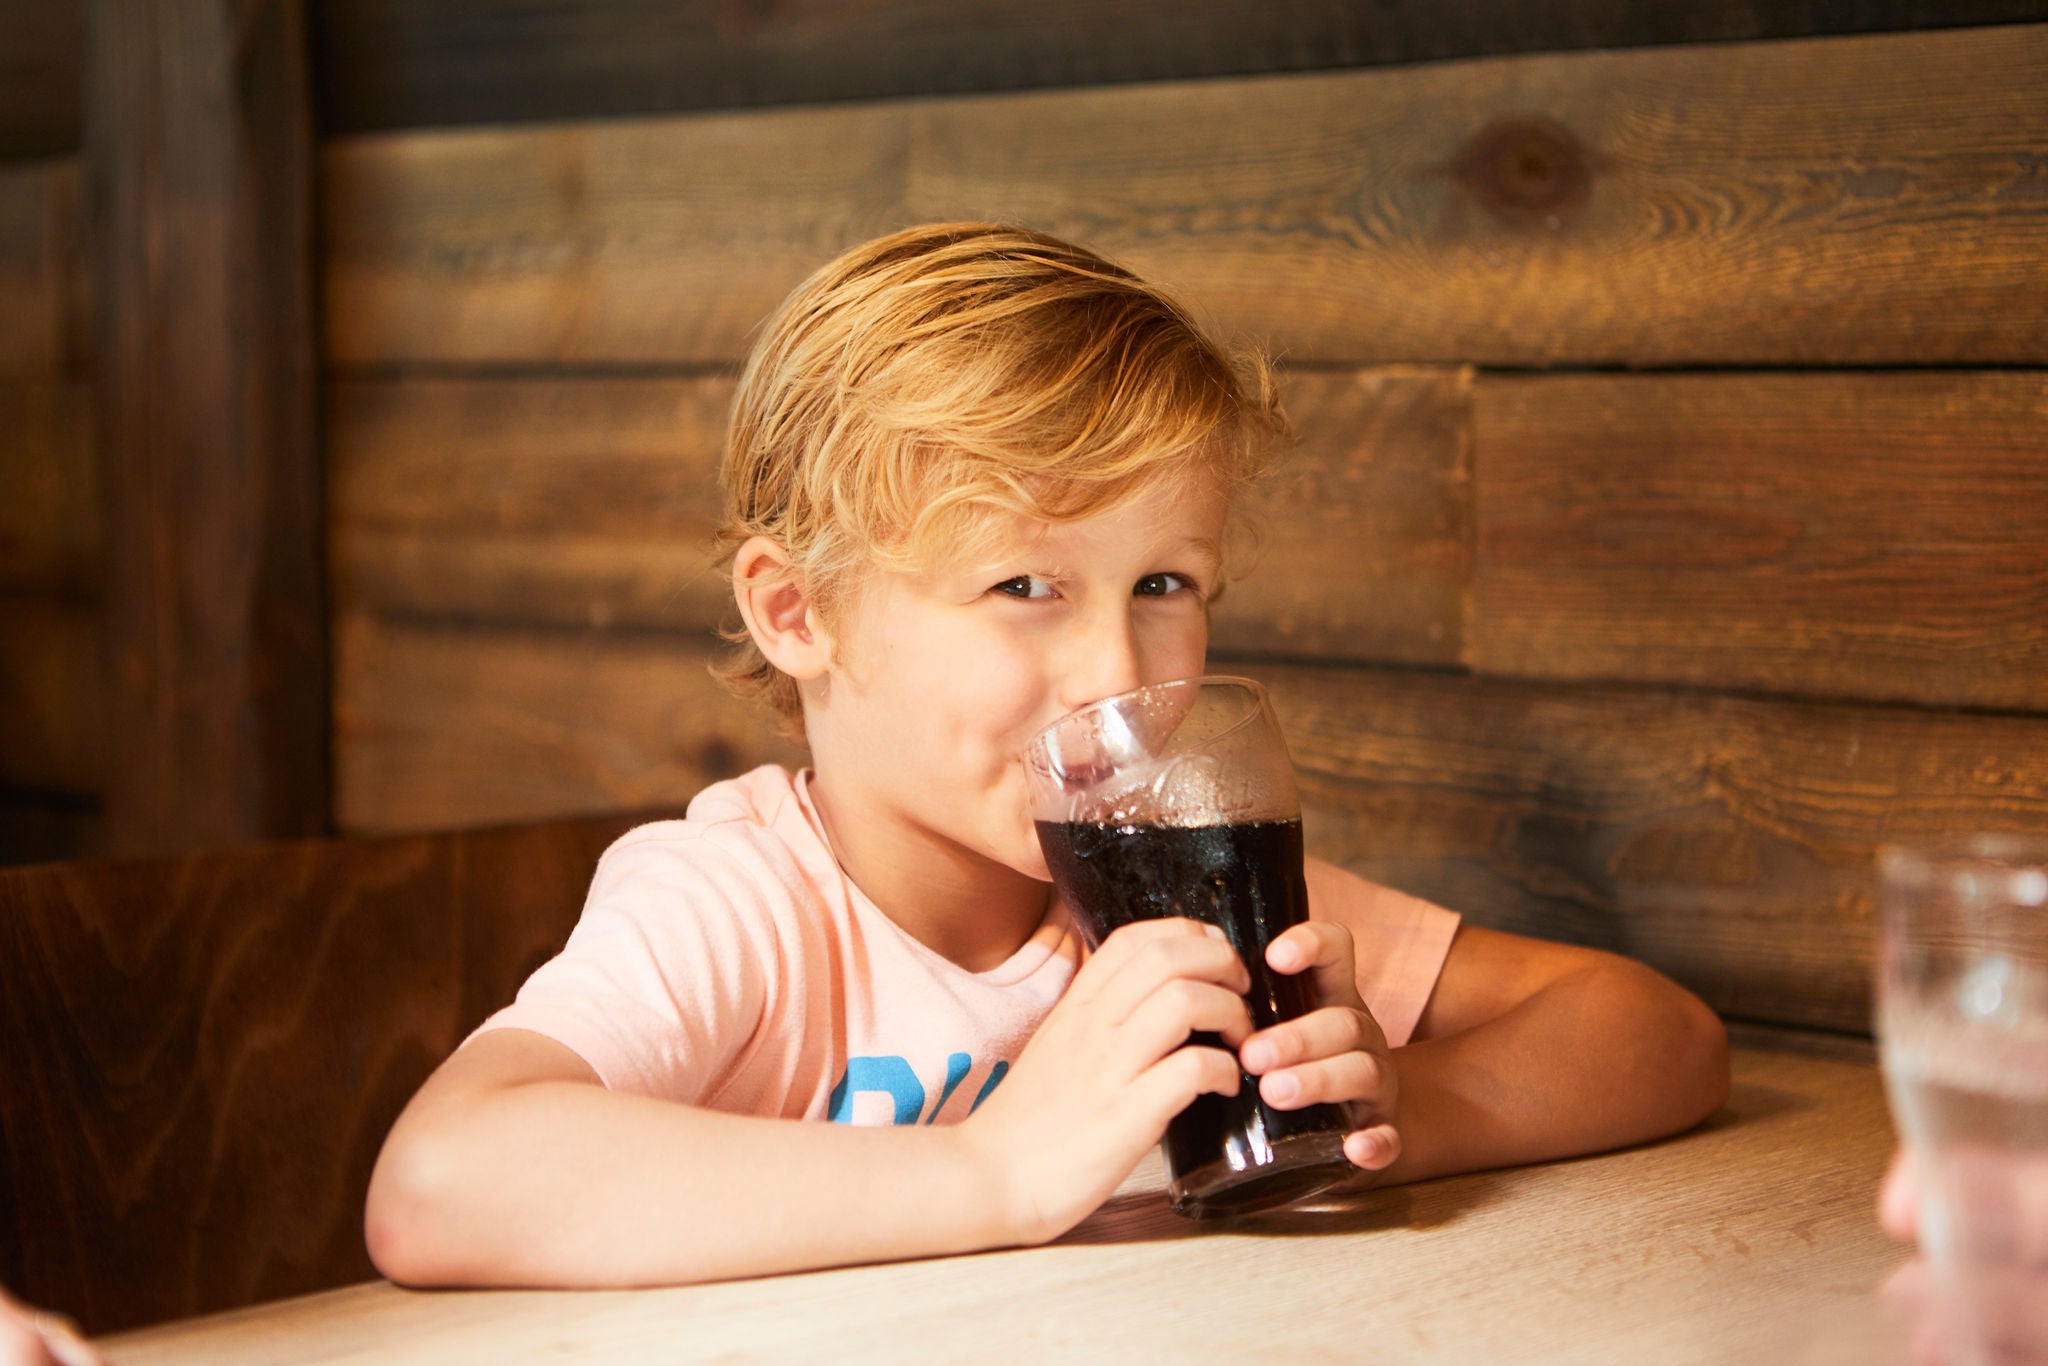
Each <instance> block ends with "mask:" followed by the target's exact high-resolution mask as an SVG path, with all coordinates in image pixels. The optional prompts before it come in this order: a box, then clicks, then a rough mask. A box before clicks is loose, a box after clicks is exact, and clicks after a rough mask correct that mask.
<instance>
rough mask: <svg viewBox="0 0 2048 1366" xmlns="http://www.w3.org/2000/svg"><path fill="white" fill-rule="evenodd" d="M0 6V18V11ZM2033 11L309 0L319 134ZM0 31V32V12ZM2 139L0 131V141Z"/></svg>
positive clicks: (1909, 24) (1782, 32)
mask: <svg viewBox="0 0 2048 1366" xmlns="http://www.w3.org/2000/svg"><path fill="white" fill-rule="evenodd" d="M4 13H5V11H4V9H0V15H4ZM2042 18H2048V5H2043V4H2042V3H2040V0H1853V2H1852V3H1841V2H1840V0H1834V2H1833V3H1829V2H1828V0H1732V2H1731V0H1718V2H1717V3H1704V4H1701V3H1694V4H1671V5H1658V6H1644V5H1632V4H1626V3H1621V2H1620V0H1602V2H1601V3H1593V4H1588V3H1585V0H1541V2H1540V3H1529V2H1528V0H1379V3H1377V4H1374V5H1372V6H1369V7H1368V6H1362V5H1331V4H1325V3H1320V2H1319V0H1268V2H1267V3H1265V4H1260V5H1241V4H1229V3H1217V2H1216V0H1208V2H1207V3H1187V2H1186V0H1143V2H1140V3H1131V2H1130V0H1125V3H1121V4H1117V5H1113V6H1102V5H1098V4H1092V3H1088V2H1087V0H964V2H963V0H953V2H952V3H944V2H943V0H868V3H864V4H861V5H844V4H834V3H826V2H824V0H807V2H800V3H793V4H792V3H776V4H765V3H752V4H747V3H740V4H735V3H732V0H639V2H638V3H631V4H622V3H619V0H554V3H549V4H543V5H537V4H534V3H532V0H441V2H440V3H436V4H432V5H419V4H409V3H405V2H404V0H316V3H315V4H314V5H313V6H312V22H313V30H314V39H315V49H314V50H315V52H316V53H317V54H318V60H319V81H318V85H319V88H320V91H321V110H322V124H323V126H324V127H326V128H328V129H331V130H333V131H336V132H361V131H367V130H372V129H390V128H414V127H422V126H426V125H436V124H451V123H508V122H517V121H531V120H541V119H565V118H591V117H602V116H610V117H616V116H618V115H622V114H650V113H661V112H671V111H676V110H684V109H702V108H711V107H717V106H732V105H767V104H793V103H813V102H816V101H820V100H845V99H875V98H881V97H900V96H905V95H932V94H942V93H956V92H967V91H976V90H1012V89H1023V88H1030V87H1040V86H1069V85H1104V84H1110V83H1115V82H1124V81H1156V80H1172V79H1185V78H1188V77H1196V76H1238V75H1249V74H1254V73H1259V72H1271V71H1301V70H1313V69H1317V68H1329V67H1348V66H1369V65H1379V64H1382V63H1391V62H1412V61H1441V60H1443V59H1446V58H1453V57H1472V56H1479V55H1482V54H1497V53H1510V52H1538V51H1555V50H1559V49H1566V48H1589V47H1637V46H1641V45H1643V44H1648V43H1680V42H1714V41H1726V40H1731V39H1743V38H1791V37H1806V36H1811V35H1815V34H1824V33H1856V32H1869V31H1873V30H1879V29H1913V28H1934V27H1940V26H1947V25H1959V24H1983V23H2006V22H2015V21H2020V20H2027V19H2042ZM0 22H4V21H0ZM0 31H4V30H0ZM0 146H4V144H0Z"/></svg>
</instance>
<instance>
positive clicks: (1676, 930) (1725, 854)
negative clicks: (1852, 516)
mask: <svg viewBox="0 0 2048 1366" xmlns="http://www.w3.org/2000/svg"><path fill="white" fill-rule="evenodd" d="M1250 671H1251V672H1254V673H1256V674H1258V675H1259V676H1260V677H1261V678H1263V679H1265V680H1266V681H1267V682H1268V683H1269V684H1270V686H1271V687H1272V689H1273V693H1274V697H1275V702H1276V707H1277V710H1278V712H1279V715H1280V719H1281V724H1282V726H1283V727H1284V728H1285V730H1286V732H1287V736H1288V741H1289V744H1290V746H1291V747H1292V749H1293V752H1294V759H1295V763H1296V766H1297V770H1298V772H1299V775H1300V778H1301V783H1302V795H1303V802H1304V805H1305V807H1306V808H1307V813H1308V819H1309V827H1310V828H1309V835H1310V842H1311V845H1312V846H1313V847H1314V848H1316V849H1317V850H1319V851H1320V852H1321V853H1322V854H1323V855H1324V856H1325V857H1329V858H1332V859H1334V860H1336V861H1337V862H1340V863H1343V864H1345V865H1347V866H1349V867H1352V868H1354V869H1356V870H1357V871H1358V872H1360V873H1362V874H1364V875H1365V876H1367V877H1370V878H1373V879H1375V880H1378V881H1381V882H1385V883H1388V884H1390V885H1392V886H1396V887H1400V888H1403V889H1404V890H1407V891H1410V892H1413V893H1415V894H1417V895H1419V896H1424V897H1428V898H1430V899H1432V900H1435V901H1438V902H1440V903H1442V904H1444V905H1447V906H1451V907H1453V908H1455V909H1457V910H1459V911H1462V912H1464V913H1465V914H1466V915H1468V916H1469V917H1470V918H1471V919H1472V920H1473V921H1474V923H1477V924H1483V925H1488V926H1493V927H1495V928H1501V929H1507V930H1513V931H1518V932H1522V933H1527V934H1535V935H1539V936H1543V937H1548V938H1560V939H1569V940H1574V941H1577V942H1580V943H1586V944H1592V945H1596V946H1599V947H1602V948H1607V949H1612V950H1616V951H1618V952H1621V953H1626V954H1629V955H1630V956H1632V957H1636V958H1639V959H1641V960H1643V961H1645V962H1648V963H1650V964H1652V965H1654V966H1656V967H1657V968H1659V969H1661V970H1663V971H1664V972H1667V973H1669V974H1670V975H1671V976H1673V977H1675V978H1676V979H1678V980H1679V981H1681V982H1683V983H1685V984H1686V985H1687V986H1689V987H1691V988H1692V989H1693V990H1695V991H1697V992H1699V993H1700V995H1701V996H1702V997H1703V998H1704V999H1705V1000H1706V1001H1707V1002H1708V1003H1709V1004H1711V1005H1712V1006H1714V1007H1715V1008H1716V1009H1717V1010H1720V1011H1722V1012H1724V1013H1726V1014H1728V1015H1732V1016H1736V1017H1739V1018H1745V1019H1754V1020H1763V1021H1770V1022H1775V1023H1781V1024H1792V1025H1810V1026H1816V1027H1821V1028H1827V1029H1840V1030H1851V1031H1858V1032H1861V1031H1866V1030H1868V1029H1869V1027H1870V1014H1869V978H1870V947H1871V942H1872V928H1871V927H1872V921H1871V880H1872V854H1873V851H1874V849H1875V848H1876V847H1877V846H1878V845H1879V844H1880V843H1882V842H1884V841H1886V840H1911V839H1917V838H1922V837H1928V836H1934V835H1942V834H1951V833H1956V832H1962V831H1976V830H2014V831H2028V832H2033V833H2037V834H2039V833H2048V720H2042V719H2034V718H2019V717H1992V716H1959V715H1942V714H1935V713H1927V712H1920V711H1915V710H1911V709H1906V708H1891V707H1867V706H1827V705H1820V704H1808V703H1790V702H1777V701H1763V700H1749V699H1741V698H1735V697H1721V696H1712V695H1704V694H1685V693H1666V692H1661V691H1656V690H1651V689H1627V690H1621V689H1585V688H1567V687H1559V686H1554V685H1539V684H1527V683H1511V682H1501V681H1495V680H1479V679H1467V678H1458V677H1454V676H1451V675H1446V674H1437V673H1428V672H1409V671H1378V670H1362V669H1315V668H1299V667H1296V668H1288V667H1281V666H1253V667H1252V668H1251V669H1250Z"/></svg>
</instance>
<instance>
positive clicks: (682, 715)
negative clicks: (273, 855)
mask: <svg viewBox="0 0 2048 1366" xmlns="http://www.w3.org/2000/svg"><path fill="white" fill-rule="evenodd" d="M715 645H716V641H715V640H713V639H712V638H710V637H709V636H708V635H704V634H683V633H655V632H646V633H634V634H605V633H597V632H592V633H564V632H541V631H530V630H528V631H522V630H518V629H506V628H495V629H494V628H486V627H461V626H447V625H441V626H436V625H431V624H427V623H416V624H415V623H405V622H398V621H379V620H376V619H374V618H369V617H365V616H360V615H356V616H350V617H346V618H344V619H342V621H341V623H340V626H339V631H338V636H337V641H336V655H335V667H336V678H335V723H334V724H335V766H336V787H335V819H336V821H337V822H338V823H339V824H340V825H341V826H342V828H344V829H349V830H360V831H376V830H417V829H423V828H436V827H447V826H460V825H474V824H478V823H481V822H488V821H505V820H526V819H535V818H539V817H547V816H560V815H568V814H576V813H585V812H596V811H614V810H622V809H644V808H646V807H649V806H656V805H666V804H676V805H681V804H683V803H686V802H688V801H689V799H690V798H691V797H693V796H695V795H696V794H697V792H698V790H699V789H701V788H702V787H704V786H705V785H706V784H708V783H711V782H715V781H717V780H718V779H720V778H726V777H731V776H733V775H734V774H737V773H741V772H744V771H746V770H747V769H750V768H752V767H754V766H755V765H757V764H762V763H769V762H781V763H802V762H803V751H802V750H801V749H800V748H799V747H798V746H796V745H794V744H792V743H791V742H789V741H787V740H784V739H782V738H781V737H779V736H778V735H776V734H775V733H774V732H773V728H772V727H771V725H770V724H769V720H768V717H767V715H766V713H764V712H761V711H758V710H756V709H755V708H753V707H752V706H750V705H748V704H746V703H742V702H740V701H738V700H737V699H735V698H733V697H732V696H730V695H729V694H727V693H726V692H725V691H724V689H723V688H721V687H720V686H719V685H718V683H717V682H716V681H715V680H714V679H712V678H711V676H710V675H709V673H708V672H707V666H708V664H709V663H710V661H711V659H712V657H713V649H714V647H715Z"/></svg>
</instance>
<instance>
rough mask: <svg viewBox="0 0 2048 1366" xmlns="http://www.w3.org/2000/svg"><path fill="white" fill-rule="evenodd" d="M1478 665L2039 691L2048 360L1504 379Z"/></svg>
mask: <svg viewBox="0 0 2048 1366" xmlns="http://www.w3.org/2000/svg"><path fill="white" fill-rule="evenodd" d="M1474 440H1475V443H1476V451H1477V455H1476V463H1477V469H1478V483H1477V487H1478V527H1479V547H1478V570H1477V578H1476V582H1475V585H1474V589H1473V616H1472V623H1471V632H1470V636H1469V645H1468V648H1469V651H1470V656H1471V662H1472V664H1473V665H1474V666H1475V667H1476V668H1478V669H1479V670H1481V671H1482V672H1491V673H1504V674H1521V675H1536V676H1542V677H1551V678H1603V677H1605V678H1625V679H1635V680H1652V681H1667V682H1675V683H1687V684H1704V685H1709V686H1715V687H1723V688H1754V689H1766V690H1772V691H1781V692H1796V693H1818V694H1835V695H1840V696H1848V697H1863V698H1878V699H1887V698H1888V699H1899V700H1906V701H1917V702H1922V703H1931V704H1941V705H1972V706H1983V707H2008V708H2026V709H2031V710H2036V711H2041V710H2048V374H2043V373H2040V372H2031V373H2014V372H2008V373H1991V374H1873V375H1856V374H1819V375H1695V376H1657V377H1650V376H1577V377H1566V376H1557V377H1547V378H1540V379H1517V378H1509V377H1502V376H1488V377H1486V378H1485V379H1484V380H1483V381H1482V383H1481V384H1480V385H1479V388H1478V392H1477V397H1476V399H1475V437H1474Z"/></svg>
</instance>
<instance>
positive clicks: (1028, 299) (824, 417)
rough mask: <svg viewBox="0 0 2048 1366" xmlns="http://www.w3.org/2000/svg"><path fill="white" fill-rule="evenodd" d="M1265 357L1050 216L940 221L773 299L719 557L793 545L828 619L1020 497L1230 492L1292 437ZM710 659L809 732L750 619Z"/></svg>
mask: <svg viewBox="0 0 2048 1366" xmlns="http://www.w3.org/2000/svg"><path fill="white" fill-rule="evenodd" d="M1285 431H1286V420H1285V418H1284V417H1283V416H1282V414H1281V411H1280V407H1279V402H1278V399H1277V396H1276V392H1275V386H1274V383H1273V377H1272V371H1271V368H1270V367H1269V366H1268V364H1267V363H1266V361H1265V360H1264V358H1263V357H1261V356H1258V355H1257V354H1255V353H1253V354H1247V355H1244V356H1242V357H1239V358H1236V359H1233V358H1232V357H1231V356H1229V355H1226V354H1225V353H1224V352H1223V351H1222V350H1220V349H1219V348H1218V347H1217V346H1216V345H1215V344H1214V343H1212V342H1211V341H1210V340H1209V339H1208V338H1207V337H1205V336H1203V334H1202V332H1201V329H1200V328H1199V327H1197V326H1196V324H1195V323H1194V321H1193V320H1192V319H1191V318H1190V317H1189V316H1188V315H1187V313H1186V312H1184V311H1183V310H1182V309H1181V308H1180V307H1179V306H1178V305H1176V304H1175V303H1173V302H1172V301H1171V300H1170V299H1168V298H1167V297H1166V296H1164V295H1163V294H1161V293H1160V292H1159V291H1158V290H1156V289H1154V288H1153V287H1151V286H1150V285H1147V284H1145V283H1144V282H1143V281H1141V280H1139V279H1138V278H1137V277H1136V276H1135V275H1133V274H1131V273H1130V272H1129V271H1127V270H1124V269H1123V268H1121V267H1119V266H1116V265H1112V264H1111V263H1110V262H1108V261H1105V260H1103V259H1102V258H1101V257H1099V256H1097V255H1095V254H1094V253H1093V252H1090V251H1087V250H1085V249H1084V248H1081V247H1077V246H1074V245H1073V244H1071V243H1068V242H1063V241H1061V240H1060V239H1058V238H1056V237H1050V236H1047V235H1046V234H1044V233H1039V232H1032V231H1029V230H1027V229H1023V228H1014V227H1003V226H998V225H994V224H987V223H940V224H932V225H927V226H924V227H917V228H910V229H906V230H905V231H902V232H898V233H894V234H891V235H890V236H887V237H882V238H878V239H876V240H875V241H872V242H869V243H867V244H865V245H863V246H859V247H855V248H854V249H853V250H851V251H849V252H847V253H846V254H845V255H843V256H841V257H839V258H838V259H837V260H835V261H833V262H831V263H830V264H829V265H826V266H825V267H824V268H823V269H821V270H819V271H818V272H817V273H816V274H814V275H812V276H811V277H810V278H809V279H807V280H805V281H804V282H803V283H802V284H800V285H798V286H797V288H796V289H795V291H794V292H792V293H791V294H790V296H789V297H788V298H787V299H785V300H784V301H783V303H782V305H781V306H780V307H779V308H777V309H776V311H775V312H774V313H773V314H772V315H770V317H769V318H768V320H767V322H766V324H765V325H764V328H763V331H762V334H761V337H760V339H759V341H758V342H757V343H756V344H755V346H754V349H753V353H752V354H751V355H750V356H749V357H748V359H747V364H746V369H745V370H744V372H743V373H742V374H741V376H740V384H739V391H738V393H737V394H736V395H735V397H734V399H733V408H732V423H731V426H730V428H729V431H728V434H727V438H726V446H725V456H724V459H723V461H722V463H721V466H720V470H719V482H720V485H721V486H722V488H723V489H724V492H725V511H724V519H723V524H722V525H721V526H720V528H719V533H718V551H719V558H720V563H721V564H724V565H726V566H727V567H728V568H729V567H730V564H731V561H732V557H733V555H734V553H735V552H736V551H737V550H738V549H739V547H740V546H741V544H743V543H744V542H745V541H746V540H747V539H748V538H749V537H752V536H765V537H767V538H769V539H770V540H772V541H774V542H775V543H776V544H777V545H779V546H780V547H781V548H782V550H783V552H784V553H785V554H786V555H787V556H788V559H789V563H790V574H791V576H792V577H794V578H796V579H798V580H799V581H800V582H802V584H803V585H804V587H805V590H806V592H807V594H808V596H809V597H810V599H811V601H812V602H813V604H814V605H815V606H816V608H817V610H818V611H819V612H820V614H821V616H822V617H823V618H824V620H826V621H827V622H828V623H829V622H832V621H834V620H836V619H837V616H838V614H839V612H840V610H841V609H842V608H843V607H844V606H845V605H846V604H847V603H848V602H849V600H850V598H851V595H852V594H853V593H854V592H855V591H856V590H857V589H858V588H859V587H860V586H861V585H862V584H863V583H864V582H865V581H866V580H867V579H868V577H869V576H870V575H871V574H873V573H874V572H875V571H877V570H895V571H909V572H915V571H921V570H929V569H933V568H937V567H940V566H941V565H943V564H945V563H947V562H949V561H956V560H957V559H958V557H959V556H961V555H963V554H968V553H972V551H973V550H974V549H977V548H981V547H983V546H985V545H986V544H987V542H988V540H989V538H990V537H991V536H993V535H994V534H995V533H996V529H997V528H999V527H1001V526H1004V525H1014V523H1012V522H1010V521H1009V519H1007V518H1004V517H1002V516H1000V515H999V514H1002V513H1011V514H1016V515H1018V516H1022V517H1025V518H1028V519H1031V520H1033V521H1038V522H1062V521H1071V520H1078V519H1081V518H1086V517H1091V516H1095V515H1096V514H1098V513H1101V512H1105V511H1108V510H1110V509H1111V508H1114V507H1116V506H1118V505H1119V504H1121V503H1122V502H1124V501H1125V500H1127V499H1129V498H1131V497H1132V496H1134V495H1136V494H1137V493H1139V492H1140V491H1141V490H1142V489H1144V488H1145V487H1147V486H1149V484H1150V482H1151V481H1152V480H1153V479H1155V478H1157V477H1158V476H1160V475H1162V474H1167V473H1178V474H1193V473H1199V472H1212V473H1213V474H1214V475H1216V476H1217V477H1219V478H1220V479H1221V480H1222V482H1223V484H1224V486H1225V487H1227V488H1232V489H1234V488H1236V487H1237V486H1238V485H1240V484H1241V483H1242V482H1243V481H1245V480H1246V479H1248V478H1250V477H1251V476H1252V475H1253V474H1255V473H1256V472H1257V471H1258V469H1259V468H1260V467H1261V466H1262V464H1263V463H1264V459H1265V455H1266V452H1267V451H1268V450H1269V449H1270V448H1271V446H1272V444H1273V442H1274V439H1275V438H1277V437H1279V436H1281V435H1284V433H1285ZM726 635H727V638H728V639H729V640H731V641H732V642H733V643H734V645H735V647H736V648H735V650H734V652H733V654H732V656H731V657H730V658H729V659H727V660H726V661H725V662H723V663H722V664H721V665H719V666H718V667H717V668H716V669H715V670H714V672H715V673H717V674H718V676H719V677H720V678H721V679H723V680H724V681H725V682H726V683H727V685H728V686H730V687H731V688H732V689H733V690H734V691H736V692H738V693H740V694H741V695H743V696H751V697H757V698H761V699H763V700H765V701H767V702H768V703H769V704H770V705H771V706H773V707H774V709H775V710H776V711H777V712H778V713H779V714H780V716H781V717H782V718H783V720H784V722H785V723H786V724H787V725H789V726H790V727H791V728H792V729H793V730H796V731H799V732H800V729H801V725H802V710H801V708H800V706H799V704H798V699H797V690H796V684H795V682H794V680H792V679H791V678H789V677H788V676H787V675H785V674H784V673H782V672H781V671H780V670H778V669H776V668H775V667H774V666H773V665H772V664H770V663H769V662H768V661H767V660H766V659H765V658H763V657H762V655H761V653H760V651H759V650H758V649H757V648H756V647H755V646H754V643H753V641H752V639H751V638H750V637H748V636H747V635H746V633H745V632H744V631H737V630H735V631H729V632H727V633H726Z"/></svg>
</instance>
